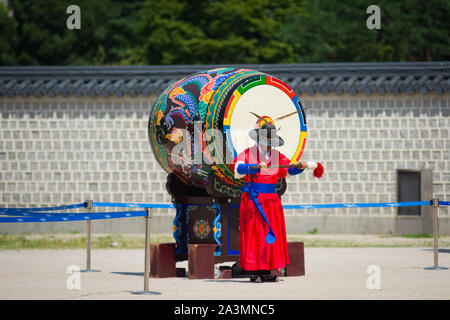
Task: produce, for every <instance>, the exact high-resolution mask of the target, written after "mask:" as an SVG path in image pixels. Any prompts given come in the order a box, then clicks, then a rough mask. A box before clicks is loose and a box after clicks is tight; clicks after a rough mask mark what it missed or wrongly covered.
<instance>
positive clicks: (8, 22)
mask: <svg viewBox="0 0 450 320" xmlns="http://www.w3.org/2000/svg"><path fill="white" fill-rule="evenodd" d="M18 41H19V38H18V36H17V23H16V22H15V21H14V19H12V18H11V17H10V16H9V15H8V10H7V8H6V7H5V6H4V5H2V4H0V65H14V64H16V56H15V53H16V47H17V43H18Z"/></svg>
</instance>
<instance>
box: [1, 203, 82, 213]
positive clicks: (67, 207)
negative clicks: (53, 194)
mask: <svg viewBox="0 0 450 320" xmlns="http://www.w3.org/2000/svg"><path fill="white" fill-rule="evenodd" d="M82 207H85V203H84V202H83V203H77V204H70V205H65V206H57V207H42V208H0V214H10V213H17V212H22V213H23V212H30V213H31V212H41V211H53V210H68V209H76V208H82Z"/></svg>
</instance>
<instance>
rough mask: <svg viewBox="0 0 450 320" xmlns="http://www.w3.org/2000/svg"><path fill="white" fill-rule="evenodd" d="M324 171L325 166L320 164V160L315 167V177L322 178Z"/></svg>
mask: <svg viewBox="0 0 450 320" xmlns="http://www.w3.org/2000/svg"><path fill="white" fill-rule="evenodd" d="M324 171H325V169H324V167H323V166H322V165H321V164H320V162H317V168H315V169H314V172H313V177H316V178H322V175H323V172H324Z"/></svg>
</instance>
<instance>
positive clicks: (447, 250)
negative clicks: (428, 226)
mask: <svg viewBox="0 0 450 320" xmlns="http://www.w3.org/2000/svg"><path fill="white" fill-rule="evenodd" d="M422 250H423V251H434V249H433V248H430V249H422ZM438 253H450V249H438Z"/></svg>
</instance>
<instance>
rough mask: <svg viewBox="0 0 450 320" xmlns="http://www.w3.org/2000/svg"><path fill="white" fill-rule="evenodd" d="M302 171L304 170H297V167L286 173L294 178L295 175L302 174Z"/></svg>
mask: <svg viewBox="0 0 450 320" xmlns="http://www.w3.org/2000/svg"><path fill="white" fill-rule="evenodd" d="M303 170H305V169H299V168H297V167H291V168H289V170H288V172H289V174H290V175H291V176H295V175H296V174H300V173H302V172H303Z"/></svg>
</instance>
